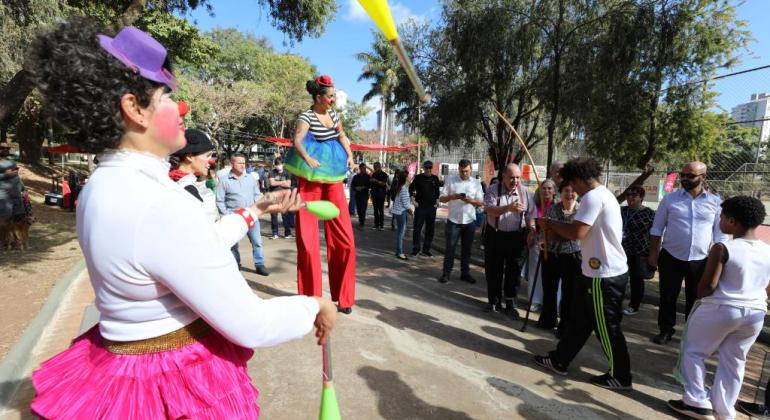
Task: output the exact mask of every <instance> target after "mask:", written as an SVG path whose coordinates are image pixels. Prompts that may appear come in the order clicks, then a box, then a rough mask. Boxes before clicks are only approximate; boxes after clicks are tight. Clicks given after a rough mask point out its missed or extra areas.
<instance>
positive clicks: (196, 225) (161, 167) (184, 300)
mask: <svg viewBox="0 0 770 420" xmlns="http://www.w3.org/2000/svg"><path fill="white" fill-rule="evenodd" d="M79 200H80V201H79V204H78V209H77V231H78V240H79V242H80V246H81V248H82V250H83V253H84V255H85V258H86V265H87V267H88V274H89V276H90V280H91V284H92V286H93V288H94V291H95V294H96V306H97V308H98V309H99V312H100V313H101V316H100V319H99V329H100V332H101V334H102V335H103V336H104V337H105V338H107V339H110V340H114V341H132V340H140V339H145V338H151V337H157V336H160V335H163V334H167V333H169V332H171V331H174V330H177V329H179V328H181V327H183V326H185V325H187V324H189V323H191V322H193V321H194V320H196V319H197V318H198V317H201V318H203V319H204V320H205V321H206V322H207V323H208V324H209V325H211V326H212V327H213V328H214V329H215V330H217V331H218V332H220V333H221V334H222V335H224V336H225V337H226V338H227V339H229V340H230V341H232V342H234V343H236V344H238V345H241V346H244V347H263V346H270V345H275V344H278V343H281V342H285V341H289V340H292V339H296V338H299V337H302V336H303V335H305V334H307V333H308V332H309V331H310V330H311V329H312V327H313V322H314V320H315V317H316V314H317V313H318V310H319V307H318V303H317V301H316V300H315V299H313V298H310V297H306V296H290V297H278V298H273V299H267V300H263V299H260V298H259V297H258V296H256V295H255V294H254V293H253V292H252V290H251V289H250V288H249V286H248V285H247V284H246V281H245V279H244V278H243V276H242V275H241V274H240V272H239V270H238V266H237V265H236V264H235V260H234V259H233V257H232V254H231V253H230V250H229V246H230V245H229V244H228V243H232V242H230V241H231V240H232V238H240V237H243V235H245V234H246V230H247V226H246V223H245V222H244V221H243V219H242V218H241V217H240V216H239V215H230V216H226V217H223V218H222V220H221V221H220V223H219V225H220V226H219V227H218V228H217V229H215V227H214V224H212V223H211V221H210V220H208V218H207V217H206V214H205V212H204V211H203V209H202V207H201V205H200V202H199V201H198V200H197V199H196V198H195V197H193V196H192V195H191V194H190V193H188V192H187V191H185V190H184V189H183V188H182V187H181V186H179V185H178V184H176V183H175V182H173V181H172V180H171V179H170V178H169V177H168V163H167V162H165V161H164V160H163V159H160V158H158V157H156V156H153V155H149V154H144V153H139V152H130V151H108V152H106V153H104V154H102V155H100V156H99V166H98V167H97V169H96V171H94V173H93V175H92V176H91V178H90V179H89V182H88V184H87V185H86V187H85V188H84V189H83V191H82V193H81V195H80V198H79Z"/></svg>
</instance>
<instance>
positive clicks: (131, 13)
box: [112, 0, 147, 32]
mask: <svg viewBox="0 0 770 420" xmlns="http://www.w3.org/2000/svg"><path fill="white" fill-rule="evenodd" d="M146 6H147V0H134V1H132V2H131V4H129V5H128V7H127V8H126V10H124V11H123V14H121V15H120V17H118V20H117V21H115V24H113V25H112V30H113V31H115V32H118V31H119V30H121V29H122V28H124V27H126V26H131V25H133V24H134V23H135V22H136V21H137V20H139V18H141V17H142V15H143V14H144V8H145V7H146Z"/></svg>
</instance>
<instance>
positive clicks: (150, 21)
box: [0, 0, 336, 133]
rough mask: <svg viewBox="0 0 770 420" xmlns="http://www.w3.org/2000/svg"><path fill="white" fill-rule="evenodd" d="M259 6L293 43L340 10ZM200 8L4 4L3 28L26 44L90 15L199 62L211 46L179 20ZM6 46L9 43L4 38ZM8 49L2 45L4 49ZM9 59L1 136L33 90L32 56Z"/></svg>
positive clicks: (203, 2) (0, 106)
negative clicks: (56, 25) (65, 19)
mask: <svg viewBox="0 0 770 420" xmlns="http://www.w3.org/2000/svg"><path fill="white" fill-rule="evenodd" d="M258 3H259V4H260V5H262V6H263V7H267V8H268V9H269V10H270V15H271V18H272V21H273V24H274V25H275V26H276V27H278V28H279V29H280V30H281V31H283V32H284V33H285V34H286V35H287V37H288V38H289V40H290V41H291V42H293V41H294V40H302V39H303V37H304V36H306V35H309V36H312V37H317V36H320V35H321V34H322V33H323V31H324V29H325V27H326V24H327V23H328V22H329V21H330V20H331V19H332V18H333V15H334V11H335V10H336V3H335V1H334V0H258ZM199 7H204V8H206V9H207V10H208V11H209V12H212V7H211V5H210V4H209V1H208V0H115V1H110V2H93V1H89V0H58V1H57V0H32V1H29V2H24V1H12V2H7V3H5V2H4V3H3V4H2V5H0V23H3V28H4V31H5V27H6V23H7V22H11V21H12V22H14V24H15V27H16V28H15V29H12V30H11V31H9V32H10V35H8V36H7V37H6V39H13V37H16V38H19V35H18V33H20V32H23V35H24V36H23V37H21V39H25V40H32V39H34V34H35V33H36V32H38V31H39V30H40V28H42V27H43V26H45V25H47V24H49V23H51V22H52V21H53V19H55V18H58V17H60V16H62V15H64V16H67V15H71V14H86V15H89V16H92V17H94V18H96V19H97V20H99V21H100V22H102V23H103V24H105V25H106V26H111V27H112V28H113V30H115V31H117V29H119V28H122V27H123V26H127V25H134V24H136V25H138V26H139V27H140V28H142V29H144V30H147V31H148V32H149V33H150V34H151V35H153V36H156V37H157V38H158V39H159V40H161V41H162V42H163V43H165V44H167V46H168V47H169V50H170V51H171V53H172V55H173V54H178V57H181V58H182V59H185V60H189V61H197V60H201V59H204V58H205V57H207V56H208V55H209V54H208V53H210V49H209V47H210V46H205V45H204V46H200V45H199V46H198V47H195V45H198V44H199V41H202V39H201V38H200V37H199V36H198V31H197V29H195V28H194V27H193V26H191V25H189V24H188V23H187V22H186V20H185V19H183V18H178V17H175V16H174V15H175V14H177V15H185V14H186V13H188V12H189V11H190V10H195V9H197V8H199ZM9 26H10V25H9ZM19 28H21V29H19ZM0 41H4V39H3V38H0ZM3 43H5V42H3ZM2 46H3V45H2V44H0V47H2ZM0 49H2V48H0ZM24 51H26V48H25V49H24ZM8 54H9V55H13V56H14V57H16V58H17V60H15V61H16V62H15V63H14V65H13V66H8V67H9V68H11V69H12V71H14V72H15V73H14V74H13V76H10V78H9V77H8V76H6V75H4V74H3V73H8V72H9V70H8V69H3V68H1V67H2V66H0V72H2V73H0V127H3V129H2V130H0V132H3V133H4V132H5V127H8V126H9V125H10V124H11V122H12V121H11V120H12V118H13V116H14V115H15V114H16V112H17V111H18V110H19V108H20V107H21V106H22V104H23V103H24V100H25V99H26V98H27V96H28V95H29V94H30V92H31V91H32V89H33V84H32V82H31V80H30V78H29V77H28V74H27V72H26V71H25V70H23V67H24V66H23V63H22V62H21V61H20V60H18V58H19V57H24V56H26V53H21V54H18V53H17V49H11V50H10V51H9V53H8ZM0 58H4V57H0ZM3 61H4V60H3Z"/></svg>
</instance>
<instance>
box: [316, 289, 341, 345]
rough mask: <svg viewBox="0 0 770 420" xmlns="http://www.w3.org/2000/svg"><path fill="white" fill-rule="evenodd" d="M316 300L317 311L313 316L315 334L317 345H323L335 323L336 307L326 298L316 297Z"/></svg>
mask: <svg viewBox="0 0 770 420" xmlns="http://www.w3.org/2000/svg"><path fill="white" fill-rule="evenodd" d="M316 300H318V307H319V311H318V315H316V318H315V328H316V330H315V336H316V337H317V338H318V345H319V346H323V345H324V344H325V343H326V340H327V339H328V338H329V336H330V335H331V332H332V330H333V329H334V325H335V324H336V323H337V307H336V306H334V304H333V303H332V302H331V301H330V300H328V299H323V298H319V297H317V298H316Z"/></svg>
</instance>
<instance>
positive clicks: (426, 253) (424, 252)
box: [420, 251, 433, 257]
mask: <svg viewBox="0 0 770 420" xmlns="http://www.w3.org/2000/svg"><path fill="white" fill-rule="evenodd" d="M420 255H422V256H423V257H433V254H431V253H430V251H422V252H421V253H420Z"/></svg>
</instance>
